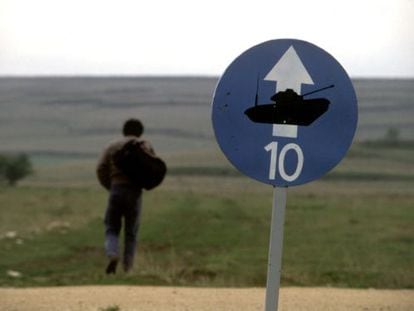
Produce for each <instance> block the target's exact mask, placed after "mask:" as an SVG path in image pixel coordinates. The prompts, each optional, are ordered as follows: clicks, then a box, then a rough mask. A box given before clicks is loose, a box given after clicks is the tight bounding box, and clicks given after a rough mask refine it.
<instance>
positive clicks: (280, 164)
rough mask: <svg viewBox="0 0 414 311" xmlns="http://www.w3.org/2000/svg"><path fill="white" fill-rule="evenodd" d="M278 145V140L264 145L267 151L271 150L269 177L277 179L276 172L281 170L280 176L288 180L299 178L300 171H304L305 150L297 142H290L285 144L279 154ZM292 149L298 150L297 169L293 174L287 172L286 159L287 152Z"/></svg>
mask: <svg viewBox="0 0 414 311" xmlns="http://www.w3.org/2000/svg"><path fill="white" fill-rule="evenodd" d="M278 147H279V146H278V142H277V141H273V142H271V143H270V144H268V145H267V146H265V147H264V149H265V150H266V151H267V152H270V167H269V179H270V180H274V179H276V173H277V172H278V171H279V174H280V176H281V177H282V178H283V179H284V180H286V181H288V182H292V181H294V180H296V178H298V177H299V175H300V173H301V172H302V169H303V161H304V158H303V151H302V149H301V148H300V147H299V146H298V145H297V144H294V143H290V144H286V145H285V146H283V148H282V149H281V150H280V154H279V153H278V151H279V150H278V149H279V148H278ZM290 150H292V151H293V152H296V156H297V163H296V169H295V170H294V172H293V173H292V174H290V175H289V174H288V173H286V168H285V159H286V154H287V153H288V152H289V151H290Z"/></svg>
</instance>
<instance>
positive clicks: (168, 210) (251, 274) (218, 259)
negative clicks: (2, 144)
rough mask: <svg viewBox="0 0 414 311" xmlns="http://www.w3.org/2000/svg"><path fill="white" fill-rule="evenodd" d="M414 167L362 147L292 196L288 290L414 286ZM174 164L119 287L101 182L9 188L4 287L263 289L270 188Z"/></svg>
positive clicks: (148, 207) (150, 205) (408, 159)
mask: <svg viewBox="0 0 414 311" xmlns="http://www.w3.org/2000/svg"><path fill="white" fill-rule="evenodd" d="M208 158H209V157H206V160H205V163H209V161H208ZM189 159H190V157H189ZM413 159H414V148H412V147H411V145H410V144H408V145H401V146H400V147H393V148H390V147H389V146H383V145H381V144H377V145H372V144H357V145H355V146H354V147H353V148H352V149H351V151H350V153H349V154H348V157H347V158H346V159H345V160H344V162H343V163H342V164H341V165H340V166H339V167H338V169H336V170H334V171H333V172H332V173H331V174H328V175H327V176H326V177H325V178H323V179H322V180H321V181H317V182H314V183H311V184H309V186H301V187H296V188H292V189H290V190H289V195H288V206H287V215H286V224H285V243H284V257H283V260H284V263H283V272H282V285H300V286H341V287H363V288H366V287H375V288H413V285H414V274H413V269H412V262H413V260H414V248H413V247H412V246H413V242H414V226H413V223H414V209H413V202H414V191H413V190H412V189H413V186H414V179H413V175H412V173H411V172H412V171H413V170H412V168H413V166H414V160H413ZM171 161H172V164H173V165H176V171H175V172H174V170H173V173H172V174H171V175H170V176H168V178H167V179H166V181H165V183H164V184H163V185H162V186H161V187H160V188H159V189H157V190H155V191H151V192H148V193H145V199H144V207H145V209H144V213H143V221H142V228H141V234H140V245H139V252H138V256H137V259H136V270H135V271H134V272H133V273H132V274H130V275H123V274H122V273H121V274H120V276H117V277H115V278H113V277H111V278H108V277H106V276H105V275H104V273H103V268H104V266H105V264H106V261H105V257H104V254H103V246H102V244H103V225H102V215H103V211H104V207H105V204H106V193H105V192H104V191H103V190H101V189H99V188H98V187H97V186H96V183H95V184H94V185H92V180H90V181H89V182H90V184H89V182H85V185H86V186H85V185H83V184H82V183H79V184H76V183H75V184H71V183H68V184H67V185H66V186H62V185H64V184H65V183H66V182H68V180H67V179H65V176H64V174H62V173H60V174H58V176H60V178H62V180H61V181H60V183H59V182H58V183H57V185H58V186H57V185H54V186H53V185H51V184H44V185H42V183H41V182H39V183H38V184H37V181H36V178H32V180H28V181H26V182H25V183H23V184H22V185H21V186H20V187H17V188H5V187H3V188H2V189H1V191H0V205H1V206H2V217H1V218H0V233H1V234H2V236H1V240H0V246H1V248H0V249H1V250H0V256H1V258H2V260H1V262H0V271H1V273H0V284H1V285H2V286H46V285H71V284H72V285H73V284H118V283H122V284H124V283H127V284H146V285H148V284H151V285H195V286H236V287H239V286H264V285H265V281H266V269H267V268H266V267H267V250H268V237H269V229H270V228H269V226H270V215H271V205H272V189H271V187H268V186H264V185H261V184H259V183H257V182H255V181H252V180H249V179H248V178H245V177H243V176H241V175H238V174H237V173H236V172H235V171H231V168H230V167H226V166H223V167H222V169H221V170H219V169H217V167H215V166H208V165H206V166H204V167H203V169H204V170H203V169H201V168H200V167H199V166H195V165H194V164H196V163H197V162H196V161H193V162H192V161H191V160H189V161H188V163H189V164H191V163H193V165H188V166H187V171H181V172H180V170H179V168H180V166H178V164H177V163H176V164H174V160H173V159H171ZM210 163H211V164H217V162H216V161H211V162H210ZM58 165H60V166H61V167H62V172H63V173H65V172H66V174H68V176H69V177H70V176H72V177H73V175H71V174H73V167H72V168H66V171H65V169H64V168H65V166H64V165H63V166H62V163H60V164H58ZM84 165H86V164H84ZM391 166H392V169H391ZM173 167H174V166H173ZM375 167H377V168H378V167H382V169H380V170H376V171H375ZM182 168H183V167H182V166H181V169H182ZM214 168H215V169H214ZM40 173H42V172H40ZM46 173H48V172H47V171H46ZM92 177H93V176H89V178H92ZM38 178H40V179H41V176H38ZM56 178H57V181H58V179H59V178H58V177H56ZM69 179H70V178H69ZM82 185H83V186H82ZM13 271H15V272H18V273H19V276H17V277H16V276H13V273H12V272H13Z"/></svg>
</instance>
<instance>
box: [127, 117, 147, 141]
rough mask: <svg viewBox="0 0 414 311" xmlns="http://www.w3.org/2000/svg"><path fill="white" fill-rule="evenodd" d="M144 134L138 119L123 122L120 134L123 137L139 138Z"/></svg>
mask: <svg viewBox="0 0 414 311" xmlns="http://www.w3.org/2000/svg"><path fill="white" fill-rule="evenodd" d="M143 132H144V126H143V125H142V123H141V121H140V120H138V119H129V120H127V121H125V123H124V127H123V129H122V133H123V134H124V136H136V137H140V136H141V135H142V133H143Z"/></svg>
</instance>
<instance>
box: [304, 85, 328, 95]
mask: <svg viewBox="0 0 414 311" xmlns="http://www.w3.org/2000/svg"><path fill="white" fill-rule="evenodd" d="M334 86H335V85H334V84H331V85H329V86H325V87H323V88H321V89H318V90H315V91H311V92H308V93H305V94H302V96H306V95H310V94H313V93H317V92H320V91H323V90H326V89H330V88H333V87H334Z"/></svg>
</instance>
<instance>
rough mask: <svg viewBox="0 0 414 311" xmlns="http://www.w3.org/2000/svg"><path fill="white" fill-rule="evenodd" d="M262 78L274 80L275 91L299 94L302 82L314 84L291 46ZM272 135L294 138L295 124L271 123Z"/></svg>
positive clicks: (295, 134) (296, 128)
mask: <svg viewBox="0 0 414 311" xmlns="http://www.w3.org/2000/svg"><path fill="white" fill-rule="evenodd" d="M264 80H267V81H275V82H276V93H277V92H280V91H285V90H286V89H292V90H294V91H295V92H296V93H297V94H299V95H300V94H301V89H302V84H314V83H313V80H312V78H311V76H310V75H309V73H308V72H307V70H306V68H305V66H304V65H303V63H302V61H301V60H300V58H299V56H298V54H297V53H296V51H295V49H294V48H293V46H290V47H289V49H288V50H287V51H286V52H285V54H283V56H282V57H281V58H280V59H279V61H278V62H277V63H276V64H275V65H274V66H273V68H272V69H271V70H270V71H269V73H268V74H267V75H266V77H265V78H264ZM273 136H280V137H290V138H296V137H297V136H298V126H297V125H289V124H288V125H281V124H274V125H273Z"/></svg>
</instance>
